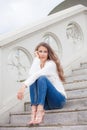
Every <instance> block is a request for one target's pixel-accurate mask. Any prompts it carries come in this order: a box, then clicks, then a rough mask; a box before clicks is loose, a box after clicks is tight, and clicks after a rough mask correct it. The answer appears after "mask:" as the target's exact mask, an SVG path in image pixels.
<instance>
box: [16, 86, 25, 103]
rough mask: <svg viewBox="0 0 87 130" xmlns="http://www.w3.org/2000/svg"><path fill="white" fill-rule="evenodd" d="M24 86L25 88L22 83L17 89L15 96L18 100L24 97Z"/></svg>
mask: <svg viewBox="0 0 87 130" xmlns="http://www.w3.org/2000/svg"><path fill="white" fill-rule="evenodd" d="M25 88H26V86H24V85H23V86H22V87H21V88H20V89H19V91H18V93H17V98H18V99H19V100H22V99H23V98H24V92H25Z"/></svg>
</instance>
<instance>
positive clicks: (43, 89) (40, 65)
mask: <svg viewBox="0 0 87 130" xmlns="http://www.w3.org/2000/svg"><path fill="white" fill-rule="evenodd" d="M64 81H65V79H64V75H63V69H62V67H61V64H60V61H59V59H58V57H57V56H56V54H55V52H54V51H53V49H52V48H51V47H50V46H49V45H48V44H47V43H44V42H42V43H40V44H39V45H38V46H37V47H36V49H35V59H34V61H33V63H32V66H31V68H30V71H29V77H28V79H27V80H26V81H25V82H24V83H23V85H22V87H21V88H20V89H19V91H18V94H17V97H18V99H20V100H21V99H22V98H23V97H24V91H25V88H26V87H28V86H29V91H30V99H31V108H32V114H31V121H30V122H29V125H36V124H40V123H41V122H42V120H43V117H44V114H45V110H52V109H60V108H63V106H64V105H65V103H66V97H67V96H66V93H65V90H64V87H63V84H62V83H63V82H64Z"/></svg>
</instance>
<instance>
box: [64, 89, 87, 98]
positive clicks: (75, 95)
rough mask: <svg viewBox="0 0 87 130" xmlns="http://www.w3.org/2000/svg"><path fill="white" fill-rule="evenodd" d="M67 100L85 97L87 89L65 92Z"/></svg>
mask: <svg viewBox="0 0 87 130" xmlns="http://www.w3.org/2000/svg"><path fill="white" fill-rule="evenodd" d="M66 94H67V98H68V99H81V98H85V97H87V88H86V89H79V90H78V89H77V90H72V91H66Z"/></svg>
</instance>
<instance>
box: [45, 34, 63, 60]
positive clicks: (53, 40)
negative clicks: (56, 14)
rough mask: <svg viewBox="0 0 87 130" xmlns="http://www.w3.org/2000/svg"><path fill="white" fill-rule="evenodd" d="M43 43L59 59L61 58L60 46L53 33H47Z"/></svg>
mask: <svg viewBox="0 0 87 130" xmlns="http://www.w3.org/2000/svg"><path fill="white" fill-rule="evenodd" d="M43 41H44V42H46V43H48V44H49V45H50V46H51V47H52V48H53V50H54V51H55V52H56V54H57V55H58V57H59V58H60V57H62V46H61V43H60V41H59V40H58V37H57V36H56V35H55V34H54V33H52V32H47V33H46V34H45V35H44V36H43Z"/></svg>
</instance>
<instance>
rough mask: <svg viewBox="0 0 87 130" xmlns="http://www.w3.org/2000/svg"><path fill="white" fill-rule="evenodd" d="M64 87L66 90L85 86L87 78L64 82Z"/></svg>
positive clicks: (86, 86)
mask: <svg viewBox="0 0 87 130" xmlns="http://www.w3.org/2000/svg"><path fill="white" fill-rule="evenodd" d="M64 88H65V90H66V91H68V90H71V91H72V90H76V89H84V88H87V80H85V81H83V80H82V81H79V82H71V83H68V82H67V83H65V84H64Z"/></svg>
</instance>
